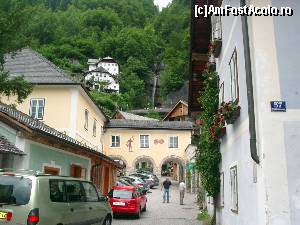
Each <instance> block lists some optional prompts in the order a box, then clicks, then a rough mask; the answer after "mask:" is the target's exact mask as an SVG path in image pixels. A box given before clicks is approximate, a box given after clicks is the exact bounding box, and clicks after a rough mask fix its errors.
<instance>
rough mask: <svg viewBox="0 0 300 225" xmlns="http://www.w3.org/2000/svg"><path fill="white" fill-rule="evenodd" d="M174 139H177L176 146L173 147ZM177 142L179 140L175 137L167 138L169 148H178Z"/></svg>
mask: <svg viewBox="0 0 300 225" xmlns="http://www.w3.org/2000/svg"><path fill="white" fill-rule="evenodd" d="M174 138H177V146H176V145H174V144H175V142H174ZM172 139H173V143H172ZM178 142H179V138H178V136H177V135H173V136H169V148H178V145H179V143H178Z"/></svg>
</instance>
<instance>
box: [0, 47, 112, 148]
mask: <svg viewBox="0 0 300 225" xmlns="http://www.w3.org/2000/svg"><path fill="white" fill-rule="evenodd" d="M27 61H28V62H27ZM4 66H5V69H6V70H8V71H9V72H10V73H11V74H12V75H13V76H14V75H21V74H22V75H23V76H24V78H25V79H26V80H27V81H28V82H30V83H32V84H33V85H34V88H33V91H32V92H31V93H30V95H29V96H28V97H27V98H26V99H25V100H24V101H23V102H22V103H21V104H16V108H17V109H18V110H20V111H21V112H23V113H25V114H28V115H30V116H31V117H33V118H35V119H38V120H40V121H41V122H43V123H45V124H47V125H48V126H50V127H53V128H55V129H57V130H58V131H61V132H64V133H65V134H67V135H68V136H70V137H72V138H75V139H76V140H78V141H80V142H81V143H82V144H85V145H87V146H89V147H91V148H93V149H95V150H97V151H100V152H103V143H102V142H103V133H104V128H103V127H104V124H105V122H106V121H107V118H106V116H105V115H104V113H102V111H101V110H100V109H99V108H98V107H97V105H96V104H95V103H94V102H93V101H92V99H91V97H90V96H89V93H88V90H86V89H85V87H84V86H82V85H81V84H80V83H77V82H75V81H73V80H72V79H70V78H69V76H68V75H66V74H65V73H64V72H63V71H61V70H60V69H59V68H57V67H56V66H55V65H53V64H52V63H51V62H49V61H48V60H47V59H45V58H44V57H42V56H41V55H39V54H38V53H37V52H35V51H33V50H32V49H22V50H21V51H20V52H17V54H16V56H14V57H11V58H9V57H8V58H7V59H6V63H5V65H4ZM1 101H2V102H3V103H6V104H11V103H16V102H15V98H14V97H10V98H8V97H3V96H2V97H1Z"/></svg>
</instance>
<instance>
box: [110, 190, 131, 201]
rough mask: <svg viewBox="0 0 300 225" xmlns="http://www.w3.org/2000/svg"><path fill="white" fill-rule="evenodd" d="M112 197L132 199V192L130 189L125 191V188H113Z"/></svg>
mask: <svg viewBox="0 0 300 225" xmlns="http://www.w3.org/2000/svg"><path fill="white" fill-rule="evenodd" d="M112 197H113V198H119V199H132V198H133V193H132V192H131V191H126V190H114V191H113V196H112Z"/></svg>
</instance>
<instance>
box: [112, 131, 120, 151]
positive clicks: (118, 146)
mask: <svg viewBox="0 0 300 225" xmlns="http://www.w3.org/2000/svg"><path fill="white" fill-rule="evenodd" d="M116 137H119V144H118V145H117V143H118V142H117V141H116ZM120 146H121V136H120V135H118V134H115V135H111V136H110V147H111V148H120Z"/></svg>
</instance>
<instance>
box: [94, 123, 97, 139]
mask: <svg viewBox="0 0 300 225" xmlns="http://www.w3.org/2000/svg"><path fill="white" fill-rule="evenodd" d="M96 135H97V120H96V119H94V124H93V136H94V137H96Z"/></svg>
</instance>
